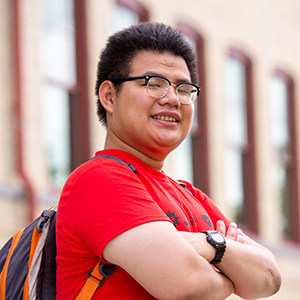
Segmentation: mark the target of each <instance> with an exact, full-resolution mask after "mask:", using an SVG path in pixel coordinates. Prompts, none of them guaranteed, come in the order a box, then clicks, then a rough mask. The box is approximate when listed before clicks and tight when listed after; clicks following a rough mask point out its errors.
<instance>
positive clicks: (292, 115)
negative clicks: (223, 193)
mask: <svg viewBox="0 0 300 300" xmlns="http://www.w3.org/2000/svg"><path fill="white" fill-rule="evenodd" d="M273 76H274V77H279V78H280V79H281V80H283V81H284V82H285V84H286V87H287V94H288V95H287V103H286V105H287V114H288V120H287V127H288V137H289V141H288V144H289V150H290V151H289V152H290V153H289V154H288V156H287V159H286V160H285V161H284V162H283V167H284V168H285V171H286V175H287V187H288V190H289V193H288V201H289V203H288V215H289V217H290V222H289V226H288V227H289V229H290V233H289V235H288V236H285V237H284V239H287V240H290V241H292V242H296V243H300V220H299V218H300V212H299V210H300V204H299V196H300V194H299V187H298V182H299V154H298V152H299V149H298V147H297V143H298V141H297V121H296V120H297V109H296V99H295V84H294V81H293V79H292V77H291V76H289V75H288V73H287V72H285V71H283V70H282V69H275V71H274V72H273Z"/></svg>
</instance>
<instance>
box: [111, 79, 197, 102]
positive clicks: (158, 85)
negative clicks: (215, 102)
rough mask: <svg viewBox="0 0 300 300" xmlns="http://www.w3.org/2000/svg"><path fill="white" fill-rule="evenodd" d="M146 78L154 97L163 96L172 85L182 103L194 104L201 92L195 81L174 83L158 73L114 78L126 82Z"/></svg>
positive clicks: (150, 92) (148, 87)
mask: <svg viewBox="0 0 300 300" xmlns="http://www.w3.org/2000/svg"><path fill="white" fill-rule="evenodd" d="M138 79H145V85H146V86H147V93H148V94H149V95H150V96H151V97H154V98H157V99H160V98H163V97H164V96H165V95H167V93H168V92H169V90H170V86H174V88H175V90H176V96H177V100H178V101H179V102H180V103H182V104H192V103H194V102H195V101H196V99H197V97H198V96H199V94H200V91H201V88H200V87H199V86H197V85H195V84H193V83H189V82H181V83H179V84H177V85H176V84H173V83H171V82H170V80H168V79H167V78H165V77H163V76H158V75H153V76H152V75H145V76H129V77H120V78H117V79H114V80H112V81H113V82H125V81H131V80H138Z"/></svg>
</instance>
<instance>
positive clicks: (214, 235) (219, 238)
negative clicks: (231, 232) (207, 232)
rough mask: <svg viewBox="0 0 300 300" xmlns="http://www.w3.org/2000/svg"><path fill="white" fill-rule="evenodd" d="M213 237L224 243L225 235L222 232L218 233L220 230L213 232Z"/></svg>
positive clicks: (219, 242)
mask: <svg viewBox="0 0 300 300" xmlns="http://www.w3.org/2000/svg"><path fill="white" fill-rule="evenodd" d="M211 237H212V238H213V239H214V240H215V241H216V242H217V243H218V244H222V243H224V237H223V236H222V235H221V234H220V233H218V232H215V233H212V234H211Z"/></svg>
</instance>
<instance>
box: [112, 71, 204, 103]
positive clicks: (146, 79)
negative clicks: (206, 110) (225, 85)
mask: <svg viewBox="0 0 300 300" xmlns="http://www.w3.org/2000/svg"><path fill="white" fill-rule="evenodd" d="M153 77H156V78H161V79H164V80H166V81H167V82H168V83H169V88H168V90H167V91H166V93H165V94H164V95H162V96H161V97H155V96H153V95H151V94H150V93H149V91H148V83H149V80H150V79H151V78H153ZM139 79H145V85H146V87H147V93H148V95H149V96H151V97H153V98H157V99H161V98H163V97H165V96H166V95H167V94H168V92H169V90H170V86H173V87H175V91H176V96H177V100H178V101H179V102H180V103H181V104H186V105H190V104H193V103H195V101H196V100H197V97H198V96H199V94H200V92H201V87H199V86H197V85H196V84H194V83H191V82H180V83H178V84H174V83H171V81H170V80H169V79H168V78H166V77H164V76H160V75H144V76H127V77H119V78H116V79H112V80H111V81H112V82H119V81H121V82H125V81H132V80H139ZM182 84H188V85H190V86H193V87H195V88H196V89H197V96H196V97H195V100H194V101H192V102H191V103H184V102H181V101H180V99H179V97H178V87H179V86H180V85H182ZM191 100H192V98H191Z"/></svg>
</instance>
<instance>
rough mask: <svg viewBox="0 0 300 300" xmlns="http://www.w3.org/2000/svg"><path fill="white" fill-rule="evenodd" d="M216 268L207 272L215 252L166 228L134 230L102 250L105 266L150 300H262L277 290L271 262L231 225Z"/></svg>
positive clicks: (201, 239)
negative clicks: (235, 299) (119, 271)
mask: <svg viewBox="0 0 300 300" xmlns="http://www.w3.org/2000/svg"><path fill="white" fill-rule="evenodd" d="M216 230H217V231H219V232H221V233H223V234H224V236H226V239H227V248H226V252H225V255H224V257H223V259H222V262H221V263H220V264H218V265H216V267H215V266H213V265H211V264H210V263H209V262H210V261H211V260H212V259H213V258H214V255H215V249H214V248H213V247H212V246H211V245H210V244H209V243H207V241H206V235H205V234H202V233H189V232H178V231H177V230H176V229H175V228H174V226H173V225H172V224H171V223H169V222H151V223H146V224H143V225H140V226H137V227H134V228H132V229H130V230H128V231H126V232H124V233H122V234H120V235H118V236H117V237H116V238H114V239H112V240H111V241H110V242H109V243H108V244H107V245H106V246H105V248H104V251H103V257H104V258H105V260H107V261H109V262H111V263H113V264H116V265H119V266H120V267H122V268H123V269H125V270H126V271H127V272H128V273H129V274H130V275H131V276H132V277H133V278H134V279H135V280H136V281H137V282H138V283H139V284H141V285H142V286H143V287H144V288H145V289H146V290H147V291H148V292H149V293H150V294H151V295H152V296H153V297H155V298H157V299H161V300H164V299H166V300H168V299H171V300H174V299H201V300H202V299H203V300H204V299H209V300H223V299H226V298H227V297H228V296H229V295H230V294H232V293H233V292H234V293H235V294H237V295H238V296H240V297H242V298H244V299H256V298H260V297H267V296H270V295H272V294H274V293H276V292H277V291H278V289H279V287H280V284H281V275H280V271H279V269H278V267H277V265H276V262H275V260H274V257H273V255H272V253H271V252H269V251H268V250H267V249H265V248H264V247H262V246H260V245H258V244H257V243H255V242H254V241H252V240H251V239H250V238H248V237H246V236H245V235H244V234H243V233H242V232H241V231H240V230H238V229H237V227H236V225H235V224H233V223H232V224H231V225H230V227H229V229H228V231H227V232H226V233H225V225H224V223H223V222H222V221H221V222H220V221H219V222H218V223H217V228H216Z"/></svg>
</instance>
